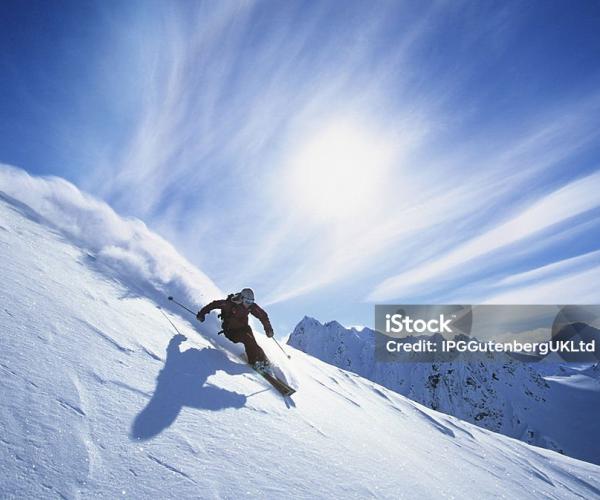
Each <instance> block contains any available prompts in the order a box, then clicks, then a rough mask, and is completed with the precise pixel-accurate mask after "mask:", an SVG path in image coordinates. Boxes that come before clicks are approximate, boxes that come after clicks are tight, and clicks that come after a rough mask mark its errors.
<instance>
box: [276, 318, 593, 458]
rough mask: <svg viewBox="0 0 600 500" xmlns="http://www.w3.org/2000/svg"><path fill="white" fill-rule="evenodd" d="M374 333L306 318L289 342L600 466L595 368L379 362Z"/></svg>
mask: <svg viewBox="0 0 600 500" xmlns="http://www.w3.org/2000/svg"><path fill="white" fill-rule="evenodd" d="M375 335H376V333H375V332H374V331H373V330H371V329H369V328H364V329H362V330H361V331H357V330H355V329H352V328H344V327H343V326H342V325H341V324H339V323H337V322H335V321H332V322H330V323H326V324H325V325H323V324H321V323H320V322H319V321H317V320H315V319H313V318H308V317H305V318H304V319H303V320H302V321H301V322H300V323H299V324H298V325H297V326H296V328H295V329H294V331H293V332H292V334H291V335H290V337H289V340H288V344H289V345H291V346H293V347H295V348H296V349H299V350H301V351H303V352H306V353H307V354H310V355H312V356H315V357H317V358H319V359H321V360H323V361H326V362H328V363H330V364H332V365H334V366H338V367H340V368H343V369H345V370H349V371H352V372H354V373H357V374H359V375H361V376H363V377H365V378H367V379H369V380H372V381H374V382H377V383H378V384H381V385H383V386H384V387H387V388H389V389H391V390H393V391H395V392H397V393H399V394H402V395H404V396H407V397H409V398H410V399H412V400H414V401H417V402H419V403H421V404H423V405H425V406H427V407H429V408H432V409H434V410H438V411H442V412H444V413H447V414H449V415H453V416H455V417H458V418H460V419H461V420H466V421H468V422H471V423H474V424H476V425H478V426H480V427H483V428H486V429H489V430H492V431H495V432H500V433H502V434H505V435H507V436H510V437H514V438H517V439H520V440H522V441H525V442H526V443H529V444H533V445H536V446H542V447H544V448H548V449H551V450H555V451H559V452H560V453H565V454H567V455H570V456H572V457H576V458H579V459H582V460H586V461H589V462H593V463H596V464H600V449H599V448H598V446H597V444H598V442H600V426H598V419H597V415H598V411H600V381H599V380H598V377H596V378H595V379H592V378H590V377H591V376H592V374H591V372H590V374H586V373H580V372H579V371H578V370H574V369H568V368H563V367H557V366H555V365H554V371H555V372H556V373H553V375H555V376H550V373H547V372H545V370H547V369H548V367H549V366H551V365H549V364H545V363H542V364H539V365H536V364H526V363H521V362H518V361H514V360H513V359H511V358H510V357H509V356H506V355H496V357H495V358H494V362H486V363H483V362H477V363H475V362H465V361H464V360H460V359H459V360H458V361H455V362H451V363H398V362H396V363H383V362H376V360H375V359H374V355H375V349H374V345H375ZM557 368H558V370H557ZM540 369H541V371H542V373H541V372H540ZM590 370H591V369H590ZM543 375H546V376H543Z"/></svg>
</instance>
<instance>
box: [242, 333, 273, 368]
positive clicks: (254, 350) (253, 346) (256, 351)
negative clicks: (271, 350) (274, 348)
mask: <svg viewBox="0 0 600 500" xmlns="http://www.w3.org/2000/svg"><path fill="white" fill-rule="evenodd" d="M242 342H243V343H244V347H245V348H246V356H247V357H248V363H250V364H251V365H253V364H254V363H256V362H257V361H267V356H266V355H265V351H263V350H262V348H261V347H260V346H259V345H258V343H257V342H256V339H255V338H254V334H253V333H252V329H251V328H250V327H248V329H247V330H246V332H245V333H244V335H243V337H242Z"/></svg>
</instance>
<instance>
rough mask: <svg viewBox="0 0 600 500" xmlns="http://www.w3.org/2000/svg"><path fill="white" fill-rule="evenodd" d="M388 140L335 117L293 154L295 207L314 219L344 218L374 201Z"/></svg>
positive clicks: (291, 178)
mask: <svg viewBox="0 0 600 500" xmlns="http://www.w3.org/2000/svg"><path fill="white" fill-rule="evenodd" d="M390 150H391V148H390V146H389V144H385V143H384V141H383V140H382V139H381V138H379V137H377V136H376V135H375V134H374V133H372V132H371V131H369V130H366V129H364V128H363V127H361V126H359V125H357V124H354V123H350V122H335V123H332V124H330V125H329V126H327V127H325V128H323V129H321V130H319V131H318V132H317V133H316V134H315V135H314V136H313V137H310V138H309V139H308V140H307V141H306V142H305V143H304V144H303V145H302V146H301V147H300V148H299V150H298V151H297V153H296V154H295V155H294V156H293V160H292V162H291V165H290V170H289V173H290V175H289V188H290V190H291V195H292V197H293V199H294V200H295V201H296V206H297V208H300V209H301V210H302V211H303V212H306V213H307V214H308V215H311V216H313V217H315V218H318V219H326V218H337V219H339V218H347V217H354V216H356V215H357V214H359V213H364V212H365V211H367V210H368V209H369V207H374V206H376V205H377V204H378V203H377V199H378V196H380V195H381V191H380V190H381V188H382V183H383V181H384V177H385V171H386V167H387V166H388V164H389V160H390Z"/></svg>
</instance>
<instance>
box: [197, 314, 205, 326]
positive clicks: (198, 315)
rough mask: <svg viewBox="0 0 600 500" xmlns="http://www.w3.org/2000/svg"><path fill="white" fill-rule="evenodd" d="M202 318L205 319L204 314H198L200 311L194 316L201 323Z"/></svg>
mask: <svg viewBox="0 0 600 500" xmlns="http://www.w3.org/2000/svg"><path fill="white" fill-rule="evenodd" d="M204 318H206V314H204V313H200V311H198V314H196V319H197V320H198V321H200V322H201V323H202V322H203V321H204Z"/></svg>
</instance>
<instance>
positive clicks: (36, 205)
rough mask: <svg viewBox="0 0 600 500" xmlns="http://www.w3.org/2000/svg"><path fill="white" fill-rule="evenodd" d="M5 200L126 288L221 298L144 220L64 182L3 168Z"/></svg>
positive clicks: (0, 191)
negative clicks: (87, 256) (54, 232)
mask: <svg viewBox="0 0 600 500" xmlns="http://www.w3.org/2000/svg"><path fill="white" fill-rule="evenodd" d="M0 196H2V198H3V199H4V201H6V202H8V203H9V204H11V205H12V206H13V207H15V208H16V209H18V210H19V211H20V212H21V213H22V214H23V215H25V216H26V217H28V218H30V219H33V220H35V221H36V222H40V223H43V224H44V225H46V226H50V227H52V228H53V229H55V230H57V231H59V232H60V233H61V234H62V235H63V236H64V237H65V238H66V239H67V240H68V241H70V242H71V243H73V244H74V245H75V246H77V247H79V248H81V249H84V250H86V251H87V252H89V254H90V258H92V259H93V260H94V261H95V263H96V265H97V267H98V269H100V270H102V271H104V272H105V273H107V274H110V275H112V277H114V278H116V279H118V280H119V281H121V282H122V283H127V284H128V285H129V286H131V285H137V286H138V287H139V289H140V290H144V291H145V292H146V293H149V292H152V291H153V292H154V294H155V296H156V295H164V294H165V293H167V292H169V293H170V294H177V295H179V296H180V297H185V298H186V300H189V301H191V302H193V303H195V304H204V303H206V302H208V301H209V300H211V299H212V298H214V297H218V296H221V295H222V293H221V291H220V290H219V288H218V287H217V286H216V285H215V284H214V283H213V282H212V280H210V279H209V278H208V277H207V276H206V275H205V274H204V273H202V272H201V271H200V270H199V269H197V268H196V267H195V266H193V265H192V264H191V263H190V262H189V261H187V260H186V259H185V258H184V257H183V256H182V255H180V254H179V253H178V252H177V250H176V249H175V248H174V247H173V246H172V245H171V244H170V243H168V242H167V241H166V240H165V239H164V238H162V237H160V236H159V235H157V234H156V233H153V232H152V231H150V230H149V229H148V227H147V226H146V225H145V224H144V223H143V222H142V221H140V220H139V219H135V218H124V217H121V216H119V215H118V214H117V213H116V212H115V211H114V210H113V209H112V208H111V207H110V206H109V205H107V204H106V203H104V202H102V201H100V200H98V199H96V198H94V197H93V196H91V195H89V194H86V193H83V192H81V191H80V190H79V189H78V188H77V187H75V186H74V185H73V184H71V183H70V182H68V181H66V180H64V179H61V178H58V177H34V176H31V175H29V174H28V173H26V172H25V171H24V170H21V169H18V168H15V167H11V166H8V165H4V164H0ZM15 202H16V203H15ZM154 298H156V297H154Z"/></svg>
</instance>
